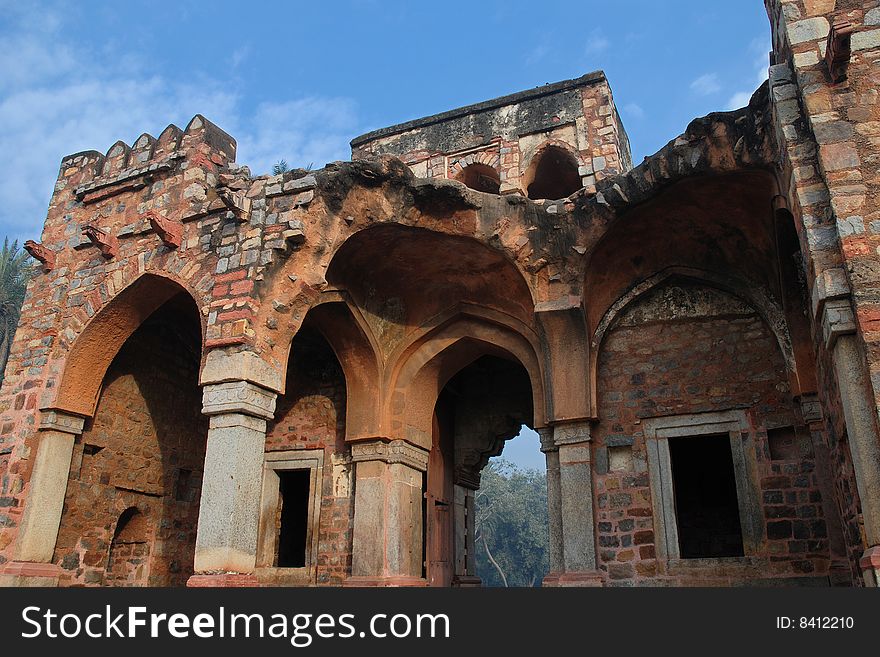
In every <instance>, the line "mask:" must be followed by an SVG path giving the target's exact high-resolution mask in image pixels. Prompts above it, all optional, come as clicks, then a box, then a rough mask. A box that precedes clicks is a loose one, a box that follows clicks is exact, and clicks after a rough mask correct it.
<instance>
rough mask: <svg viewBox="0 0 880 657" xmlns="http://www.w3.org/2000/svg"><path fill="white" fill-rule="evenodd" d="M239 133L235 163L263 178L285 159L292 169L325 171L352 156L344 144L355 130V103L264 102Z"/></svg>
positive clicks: (331, 100) (316, 100)
mask: <svg viewBox="0 0 880 657" xmlns="http://www.w3.org/2000/svg"><path fill="white" fill-rule="evenodd" d="M249 124H250V125H251V126H252V128H253V129H252V130H246V131H243V132H241V134H240V137H239V139H238V158H237V159H238V161H239V162H241V163H243V164H247V165H248V166H249V167H250V168H251V171H252V172H253V173H255V174H256V173H265V172H267V171H269V170H270V169H271V168H272V164H274V163H275V162H277V161H278V160H280V159H284V160H285V161H286V162H287V163H288V164H289V165H290V166H291V167H298V166H299V167H305V166H308V165H309V164H311V165H313V166H314V168H316V169H317V168H320V167H323V166H324V165H325V164H327V163H328V162H332V161H334V160H343V159H345V160H347V159H349V157H350V156H351V149H350V148H349V145H348V142H349V140H350V139H351V138H352V137H353V136H354V134H355V132H356V130H357V113H356V108H355V104H354V102H353V101H351V100H350V99H346V98H317V97H313V98H302V99H299V100H292V101H288V102H284V103H263V104H261V105H259V106H258V107H257V110H256V112H255V113H254V115H253V117H252V118H250V119H249Z"/></svg>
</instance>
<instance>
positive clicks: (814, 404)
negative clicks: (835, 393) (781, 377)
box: [800, 393, 824, 424]
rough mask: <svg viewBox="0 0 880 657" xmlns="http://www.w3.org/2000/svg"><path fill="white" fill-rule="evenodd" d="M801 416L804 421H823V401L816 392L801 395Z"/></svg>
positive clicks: (808, 422)
mask: <svg viewBox="0 0 880 657" xmlns="http://www.w3.org/2000/svg"><path fill="white" fill-rule="evenodd" d="M800 402H801V416H802V417H803V419H804V422H806V423H807V424H810V423H812V422H821V421H822V418H823V417H824V415H823V413H822V402H820V401H819V396H818V395H817V394H815V393H807V394H803V395H801V399H800Z"/></svg>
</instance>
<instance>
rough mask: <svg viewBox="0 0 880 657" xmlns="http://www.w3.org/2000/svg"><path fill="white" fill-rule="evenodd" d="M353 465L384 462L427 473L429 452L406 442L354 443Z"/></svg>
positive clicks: (352, 446) (373, 441) (378, 441)
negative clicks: (366, 462) (365, 462)
mask: <svg viewBox="0 0 880 657" xmlns="http://www.w3.org/2000/svg"><path fill="white" fill-rule="evenodd" d="M351 460H352V462H353V463H362V462H364V461H382V462H383V463H403V464H404V465H408V466H410V467H411V468H414V469H416V470H419V471H421V472H425V471H427V469H428V452H427V450H424V449H422V448H421V447H417V446H415V445H413V444H412V443H408V442H406V441H405V440H383V439H381V438H380V439H377V440H369V441H363V442H357V443H352V445H351Z"/></svg>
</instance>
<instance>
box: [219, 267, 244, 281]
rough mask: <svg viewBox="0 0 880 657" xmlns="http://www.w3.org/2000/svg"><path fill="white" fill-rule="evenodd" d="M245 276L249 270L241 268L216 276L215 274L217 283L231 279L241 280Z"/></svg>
mask: <svg viewBox="0 0 880 657" xmlns="http://www.w3.org/2000/svg"><path fill="white" fill-rule="evenodd" d="M245 276H247V270H246V269H239V270H237V271H230V272H227V273H225V274H217V275H216V276H214V281H215V282H216V283H229V282H231V281H239V280H241V279H242V278H244V277H245Z"/></svg>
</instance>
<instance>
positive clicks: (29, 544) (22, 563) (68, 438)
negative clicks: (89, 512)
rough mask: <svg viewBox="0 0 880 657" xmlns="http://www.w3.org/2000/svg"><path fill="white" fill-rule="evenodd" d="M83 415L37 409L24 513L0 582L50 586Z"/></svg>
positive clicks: (54, 581) (55, 574) (55, 576)
mask: <svg viewBox="0 0 880 657" xmlns="http://www.w3.org/2000/svg"><path fill="white" fill-rule="evenodd" d="M84 423H85V420H84V419H83V418H81V417H78V416H76V415H70V414H68V413H65V412H63V411H58V410H46V411H42V412H41V413H40V430H39V433H38V440H39V442H38V444H37V453H36V458H35V459H34V468H33V470H32V471H31V478H30V484H29V490H28V496H27V500H26V502H25V507H24V514H23V516H22V519H21V524H20V525H19V529H18V540H17V543H16V547H15V561H13V562H12V563H9V564H7V565H6V567H5V568H4V569H3V573H2V575H0V583H2V584H3V585H7V586H54V585H55V584H57V583H58V574H59V573H58V567H57V566H55V565H54V564H52V557H53V555H54V553H55V543H56V541H57V540H58V528H59V526H60V525H61V511H62V509H63V508H64V496H65V493H66V492H67V478H68V476H69V475H70V459H71V457H72V455H73V443H74V441H75V440H76V437H77V436H78V435H80V434H81V433H82V431H83V425H84Z"/></svg>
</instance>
